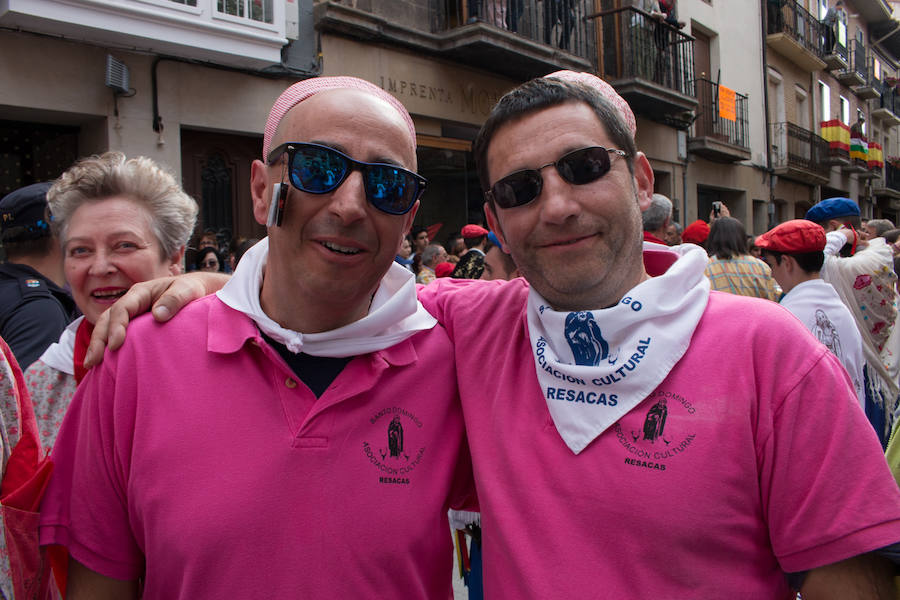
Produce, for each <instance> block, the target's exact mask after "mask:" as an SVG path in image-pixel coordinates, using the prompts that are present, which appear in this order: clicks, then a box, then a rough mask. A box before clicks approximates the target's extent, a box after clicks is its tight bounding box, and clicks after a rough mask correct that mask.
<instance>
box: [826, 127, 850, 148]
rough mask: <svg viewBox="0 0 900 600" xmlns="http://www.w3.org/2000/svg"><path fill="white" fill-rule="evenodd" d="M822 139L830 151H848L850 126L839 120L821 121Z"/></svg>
mask: <svg viewBox="0 0 900 600" xmlns="http://www.w3.org/2000/svg"><path fill="white" fill-rule="evenodd" d="M822 137H823V138H824V139H825V141H827V142H828V147H829V148H830V149H831V150H843V151H844V152H849V151H850V126H849V125H847V124H846V123H842V122H841V120H840V119H832V120H831V121H822Z"/></svg>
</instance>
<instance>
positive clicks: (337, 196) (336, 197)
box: [329, 171, 368, 224]
mask: <svg viewBox="0 0 900 600" xmlns="http://www.w3.org/2000/svg"><path fill="white" fill-rule="evenodd" d="M367 203H368V200H367V199H366V190H365V186H364V185H363V176H362V173H360V172H359V171H353V172H352V173H350V175H349V176H348V177H347V179H346V180H345V181H344V183H342V184H341V185H340V186H339V187H338V188H337V189H336V190H334V191H333V192H331V203H330V204H329V210H331V212H332V213H333V214H335V215H337V216H338V217H339V218H340V219H341V222H342V223H344V224H348V223H352V222H354V221H358V220H360V219H364V218H365V217H366V204H367Z"/></svg>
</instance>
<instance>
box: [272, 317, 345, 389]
mask: <svg viewBox="0 0 900 600" xmlns="http://www.w3.org/2000/svg"><path fill="white" fill-rule="evenodd" d="M260 333H261V334H262V336H263V339H265V340H266V341H267V342H268V343H269V345H270V346H272V347H273V348H275V350H276V351H277V352H278V354H280V355H281V358H283V359H284V362H286V363H287V364H288V366H289V367H290V368H291V371H293V372H294V374H295V375H296V376H297V378H298V379H299V380H300V381H302V382H303V383H305V384H306V387H308V388H309V389H310V390H311V391H312V393H313V394H315V395H316V398H318V397H320V396H321V395H322V394H324V393H325V390H327V389H328V386H329V385H331V382H333V381H334V380H335V379H337V376H338V375H340V374H341V371H343V370H344V367H346V366H347V363H349V362H350V361H351V360H353V358H354V357H352V356H346V357H340V358H331V357H329V356H311V355H309V354H304V353H302V352H301V353H299V354H294V353H293V352H291V351H290V350H288V349H287V346H285V345H284V344H280V343H278V342H276V341H275V340H273V339H272V338H270V337H269V336H267V335H266V334H264V333H262V332H260Z"/></svg>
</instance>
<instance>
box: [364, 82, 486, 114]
mask: <svg viewBox="0 0 900 600" xmlns="http://www.w3.org/2000/svg"><path fill="white" fill-rule="evenodd" d="M379 85H380V86H381V89H383V90H385V91H386V92H388V93H390V94H391V95H393V96H396V97H397V98H398V99H399V100H400V101H401V102H403V103H404V104H407V106H409V104H411V103H410V102H408V101H409V100H412V99H416V100H417V101H423V100H424V101H426V102H429V103H435V104H443V105H447V107H453V108H454V109H455V112H457V113H459V115H460V116H463V115H465V116H468V117H480V118H484V117H487V116H488V114H489V113H490V112H491V108H493V107H494V104H496V103H497V100H499V99H500V96H502V95H503V92H499V91H496V90H487V89H484V88H481V87H477V86H475V85H473V84H472V83H457V84H448V85H447V86H446V87H445V86H440V85H438V86H436V85H430V84H427V83H422V82H419V81H415V80H408V79H398V78H395V77H390V76H388V77H385V76H383V75H382V76H380V77H379ZM445 108H446V107H445ZM442 112H445V111H442Z"/></svg>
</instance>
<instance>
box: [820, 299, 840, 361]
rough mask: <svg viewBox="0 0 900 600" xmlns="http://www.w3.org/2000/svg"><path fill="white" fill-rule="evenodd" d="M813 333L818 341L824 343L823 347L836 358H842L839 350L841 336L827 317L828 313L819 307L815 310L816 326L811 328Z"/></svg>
mask: <svg viewBox="0 0 900 600" xmlns="http://www.w3.org/2000/svg"><path fill="white" fill-rule="evenodd" d="M813 333H814V334H815V336H816V339H818V340H819V341H820V342H822V343H823V344H825V347H826V348H828V349H829V350H831V353H832V354H834V355H835V356H837V357H838V358H841V359H843V353H842V352H841V337H840V336H839V335H838V332H837V329H835V328H834V323H832V322H831V320H830V319H829V318H828V315H826V314H825V311H823V310H822V309H821V308H820V309H818V310H816V327H815V329H814V330H813Z"/></svg>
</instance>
